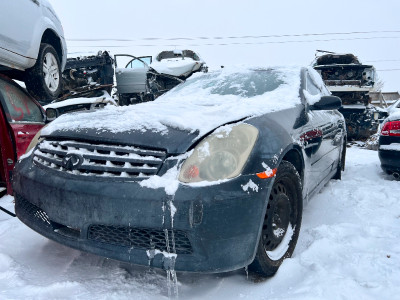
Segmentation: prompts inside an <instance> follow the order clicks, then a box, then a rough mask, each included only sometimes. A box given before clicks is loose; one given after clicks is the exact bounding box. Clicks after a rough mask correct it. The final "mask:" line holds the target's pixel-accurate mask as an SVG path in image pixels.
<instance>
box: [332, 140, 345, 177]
mask: <svg viewBox="0 0 400 300" xmlns="http://www.w3.org/2000/svg"><path fill="white" fill-rule="evenodd" d="M345 166H346V142H343V149H342V153H341V154H340V158H339V163H338V166H337V169H336V173H335V175H333V177H332V179H336V180H342V172H343V171H344V168H345Z"/></svg>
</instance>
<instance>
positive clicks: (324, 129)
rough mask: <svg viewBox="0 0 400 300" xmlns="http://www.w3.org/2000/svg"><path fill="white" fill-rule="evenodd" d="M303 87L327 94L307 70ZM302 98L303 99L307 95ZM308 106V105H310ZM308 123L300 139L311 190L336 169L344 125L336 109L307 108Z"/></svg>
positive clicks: (315, 93) (320, 93) (313, 93)
mask: <svg viewBox="0 0 400 300" xmlns="http://www.w3.org/2000/svg"><path fill="white" fill-rule="evenodd" d="M305 77H306V78H305V81H306V83H305V89H306V91H307V92H308V94H309V95H311V97H312V96H317V95H322V96H324V95H329V92H328V91H327V90H325V89H323V90H321V89H320V88H319V87H318V85H317V84H316V83H315V82H314V80H313V78H312V77H311V76H310V74H309V73H308V71H307V72H306V76H305ZM305 98H306V101H307V97H305ZM309 107H312V106H311V105H310V106H309ZM308 119H309V122H308V123H307V125H306V126H305V127H304V128H303V132H304V133H303V135H302V137H301V140H302V141H303V144H304V149H305V152H306V154H307V156H308V157H309V160H310V164H311V168H310V170H309V174H308V175H309V176H310V177H311V178H310V185H309V191H308V192H309V193H311V192H312V191H313V190H314V189H315V188H316V187H317V186H318V185H319V184H320V183H321V182H323V181H324V180H326V178H327V176H329V175H330V174H331V173H332V171H333V170H336V165H337V163H338V159H339V155H340V150H341V149H340V146H341V144H342V143H341V142H342V139H341V138H342V136H343V130H344V124H343V122H341V120H340V118H339V113H338V112H337V111H336V110H313V109H312V108H311V109H310V110H309V111H308Z"/></svg>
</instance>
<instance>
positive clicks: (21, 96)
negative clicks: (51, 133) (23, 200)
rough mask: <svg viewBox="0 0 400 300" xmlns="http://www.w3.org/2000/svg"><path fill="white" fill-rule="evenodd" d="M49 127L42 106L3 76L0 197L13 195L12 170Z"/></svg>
mask: <svg viewBox="0 0 400 300" xmlns="http://www.w3.org/2000/svg"><path fill="white" fill-rule="evenodd" d="M44 125H45V113H44V110H43V108H42V107H41V106H40V104H39V103H38V102H37V101H36V100H34V99H33V98H32V97H31V96H29V95H28V93H26V92H25V91H24V89H22V88H21V87H20V86H19V85H18V84H16V83H15V82H14V81H12V80H10V79H9V78H7V77H5V76H2V75H0V148H1V149H0V197H1V196H3V195H5V194H12V193H13V190H12V185H11V180H12V170H13V168H14V165H15V163H16V162H17V160H18V159H19V158H20V156H21V155H23V154H24V153H25V151H26V149H27V148H28V146H29V144H30V142H31V140H32V138H33V137H34V136H35V135H36V133H37V132H38V131H39V130H40V129H41V128H42V127H43V126H44Z"/></svg>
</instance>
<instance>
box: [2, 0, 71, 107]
mask: <svg viewBox="0 0 400 300" xmlns="http://www.w3.org/2000/svg"><path fill="white" fill-rule="evenodd" d="M0 11H1V12H2V14H1V15H2V16H1V18H0V72H1V73H3V74H6V75H8V76H9V77H11V78H14V79H18V80H22V81H25V85H26V87H27V89H28V91H29V92H30V93H31V94H32V95H33V96H35V97H36V98H37V99H39V100H50V99H55V98H57V96H58V94H59V93H60V91H61V73H62V71H63V69H64V67H65V63H66V60H67V48H66V43H65V39H64V30H63V28H62V25H61V22H60V20H59V19H58V17H57V15H56V13H55V12H54V10H53V8H52V7H51V5H50V3H49V2H48V1H47V0H2V1H0Z"/></svg>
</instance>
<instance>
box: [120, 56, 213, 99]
mask: <svg viewBox="0 0 400 300" xmlns="http://www.w3.org/2000/svg"><path fill="white" fill-rule="evenodd" d="M114 58H115V63H116V69H115V76H116V81H117V90H118V97H119V101H120V104H121V105H129V104H133V103H139V102H146V101H150V100H154V99H155V98H157V97H158V96H160V95H162V94H164V93H165V92H167V91H169V90H170V89H172V88H173V87H175V86H177V85H178V84H180V83H182V82H184V81H185V80H186V79H187V78H188V77H190V76H191V75H192V74H194V73H196V72H199V71H203V72H207V70H208V69H207V66H206V64H205V62H204V60H203V59H201V57H200V56H199V55H198V54H197V53H196V52H194V51H192V50H173V51H162V52H161V53H159V54H158V55H157V56H156V59H155V60H154V61H153V59H152V57H151V56H142V57H135V56H132V55H128V54H117V55H115V56H114ZM124 60H125V63H124V64H123V65H125V67H124V68H121V62H122V61H124Z"/></svg>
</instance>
